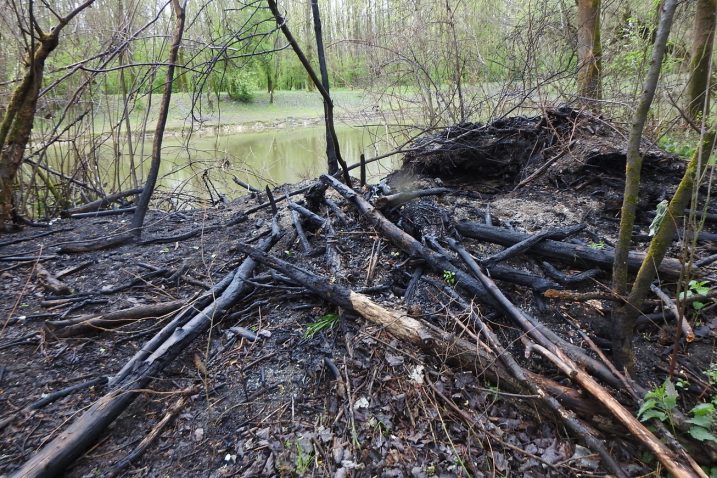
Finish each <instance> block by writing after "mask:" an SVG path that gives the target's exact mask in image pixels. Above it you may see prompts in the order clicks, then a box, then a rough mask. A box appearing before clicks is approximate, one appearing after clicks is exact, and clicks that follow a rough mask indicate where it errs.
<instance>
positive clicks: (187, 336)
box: [13, 226, 279, 478]
mask: <svg viewBox="0 0 717 478" xmlns="http://www.w3.org/2000/svg"><path fill="white" fill-rule="evenodd" d="M278 239H279V232H278V226H277V227H275V228H274V234H272V235H271V236H270V237H268V238H266V239H264V240H263V241H262V243H261V245H260V248H261V249H263V250H268V249H270V248H271V247H272V246H273V245H274V243H275V242H276V241H277V240H278ZM255 267H256V262H255V261H254V260H253V259H252V258H249V257H248V258H246V259H245V260H244V261H243V262H242V264H241V265H240V266H239V267H238V268H237V269H236V271H235V273H234V274H233V275H232V277H231V281H230V283H229V285H228V286H226V289H224V292H222V294H221V295H220V296H219V297H216V300H214V301H213V302H212V303H210V304H209V305H208V306H206V307H205V308H204V309H203V310H202V311H201V312H199V313H198V314H196V315H194V316H193V317H191V318H190V320H188V321H187V322H186V323H185V324H184V325H182V326H181V327H179V326H178V327H175V328H173V329H170V331H169V334H170V335H169V336H168V337H166V339H165V340H162V341H161V342H159V340H158V339H152V340H150V341H149V343H148V344H147V345H149V344H151V345H152V347H151V348H149V350H153V351H152V352H151V353H150V352H149V350H147V349H145V347H147V345H145V347H143V349H142V350H141V351H140V352H142V354H141V355H140V357H141V359H140V360H136V358H137V355H136V356H135V357H133V359H132V360H130V362H129V363H128V365H129V367H128V365H126V366H125V367H124V368H123V369H122V370H121V371H120V373H119V374H118V375H117V376H115V377H113V379H112V380H111V382H110V386H111V389H110V391H109V392H108V393H107V394H105V395H104V396H103V397H101V398H100V399H99V400H97V401H96V402H95V403H94V404H92V405H91V406H90V407H89V408H88V409H87V410H86V411H85V412H83V413H82V415H80V416H79V417H78V418H77V419H75V420H74V421H73V422H72V423H71V424H70V425H69V426H68V427H67V428H66V429H65V430H64V431H62V432H61V433H60V434H59V435H58V436H56V437H55V438H54V439H53V440H52V441H51V442H50V443H48V444H47V445H45V446H44V447H43V448H42V449H40V450H39V451H38V452H37V453H35V454H34V455H33V456H32V457H31V458H30V459H29V460H28V461H27V462H25V464H23V465H22V467H21V468H20V469H19V470H18V471H17V472H15V474H14V475H13V476H15V477H23V478H26V477H28V478H30V477H52V476H57V475H59V474H60V473H61V472H62V470H64V469H65V468H66V467H67V466H68V465H69V464H70V463H72V462H73V461H74V460H75V459H76V458H77V457H79V456H81V455H82V453H84V452H85V450H86V449H87V448H88V447H89V446H90V445H92V444H93V443H94V442H95V440H96V439H97V438H98V437H99V436H100V434H101V433H102V432H103V431H104V430H105V429H106V428H107V427H108V426H109V425H110V423H112V422H113V421H114V420H115V419H116V418H117V417H118V416H119V415H120V414H121V413H122V412H123V411H124V410H125V409H126V408H127V407H128V406H129V405H130V403H132V401H133V400H134V399H135V398H136V397H137V396H138V395H139V393H140V390H142V389H144V388H145V387H146V386H147V385H148V384H149V383H150V382H151V381H152V378H153V377H154V376H155V375H156V374H158V373H159V372H161V371H162V370H163V369H164V368H165V367H166V366H167V365H169V364H170V363H171V362H172V360H174V359H175V358H176V357H177V356H178V355H179V354H180V353H181V352H182V351H183V350H184V349H185V348H186V347H187V346H188V345H189V344H190V343H192V341H194V339H195V338H197V337H198V336H199V335H200V334H201V333H203V332H204V331H206V330H207V329H208V328H209V326H210V325H211V323H212V320H213V319H214V318H215V316H216V315H217V314H220V313H222V311H225V310H226V309H228V308H229V307H230V306H231V305H232V304H234V303H235V302H236V301H237V300H238V299H239V297H241V295H242V294H243V293H244V292H245V290H246V289H247V288H248V284H247V279H248V278H249V276H250V275H251V274H252V272H253V271H254V268H255ZM166 333H167V327H165V328H164V329H162V331H160V333H159V334H158V335H160V336H161V337H165V335H166ZM157 342H159V343H157ZM147 354H148V355H147Z"/></svg>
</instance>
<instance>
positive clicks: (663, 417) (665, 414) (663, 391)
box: [637, 366, 717, 443]
mask: <svg viewBox="0 0 717 478" xmlns="http://www.w3.org/2000/svg"><path fill="white" fill-rule="evenodd" d="M708 372H709V373H708ZM705 373H706V374H708V377H709V376H710V373H711V374H712V375H713V376H714V375H715V374H717V370H714V366H710V369H709V370H708V371H705ZM713 378H717V377H713ZM678 385H680V386H681V388H684V387H685V385H686V382H684V381H682V383H679V381H678ZM678 398H679V394H678V392H677V388H675V386H674V385H673V384H672V382H671V381H670V379H669V378H668V379H666V380H665V381H664V383H663V384H662V385H660V386H659V387H657V388H655V389H654V390H651V391H649V392H647V393H646V394H645V400H644V402H643V403H642V406H641V407H640V409H639V410H638V411H637V417H638V418H639V419H640V421H643V422H644V421H647V420H649V419H651V418H655V419H657V420H659V421H661V422H666V423H669V424H670V425H672V421H673V412H674V410H675V408H676V407H677V399H678ZM715 403H717V397H713V398H712V401H711V402H706V403H699V404H697V405H695V406H694V407H693V408H692V410H690V418H689V419H687V423H689V424H690V427H689V428H688V430H687V433H688V434H689V435H690V436H691V437H692V438H694V439H695V440H697V441H712V442H715V443H717V437H716V436H715V435H714V434H713V430H714V427H715V424H717V420H715V411H716V408H715Z"/></svg>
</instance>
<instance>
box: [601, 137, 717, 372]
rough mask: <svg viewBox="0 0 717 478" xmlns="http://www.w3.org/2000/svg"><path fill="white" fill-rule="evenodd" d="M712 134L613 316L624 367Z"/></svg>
mask: <svg viewBox="0 0 717 478" xmlns="http://www.w3.org/2000/svg"><path fill="white" fill-rule="evenodd" d="M716 131H717V130H716V129H715V128H713V129H712V130H710V131H709V132H708V133H707V134H705V136H704V138H703V140H702V145H701V147H700V148H698V150H697V151H695V153H694V154H693V155H692V159H691V160H690V162H689V164H688V165H687V169H686V170H685V174H684V176H682V180H681V181H680V184H679V186H678V187H677V191H675V195H674V196H673V197H672V199H671V200H670V204H669V206H668V207H667V214H666V215H665V219H664V220H663V221H662V223H661V224H660V227H659V228H658V230H657V233H656V234H655V236H654V237H653V238H652V241H651V242H650V247H649V248H648V249H647V254H646V255H645V259H644V260H643V261H642V266H641V267H640V270H639V271H638V273H637V277H636V278H635V282H633V285H632V289H631V290H630V294H629V295H628V297H627V303H626V304H625V305H623V306H621V307H619V308H618V309H617V310H616V311H614V313H613V317H614V319H615V321H616V324H615V328H616V329H617V328H619V330H618V331H617V332H615V333H614V335H613V354H614V355H616V356H618V357H620V358H621V359H622V362H621V363H623V364H625V365H627V366H628V367H632V366H633V365H634V354H633V350H632V337H633V330H634V328H635V322H636V320H637V317H638V315H639V314H640V306H641V305H642V302H643V301H644V300H645V298H646V297H647V294H648V293H649V292H650V285H651V284H652V281H653V280H655V276H656V275H657V271H656V268H657V267H659V266H660V263H661V262H662V260H663V259H664V257H665V253H666V252H667V249H668V248H669V247H670V244H672V240H673V238H674V236H675V232H676V231H677V228H678V226H679V225H680V224H681V221H682V218H683V217H684V211H685V208H686V207H687V204H688V203H689V202H690V197H691V196H692V193H693V191H694V188H696V187H699V183H700V179H701V178H702V177H703V175H704V171H705V168H706V167H707V162H708V160H709V157H710V155H711V153H712V151H713V150H714V147H715V133H716Z"/></svg>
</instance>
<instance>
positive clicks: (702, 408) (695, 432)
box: [687, 403, 717, 443]
mask: <svg viewBox="0 0 717 478" xmlns="http://www.w3.org/2000/svg"><path fill="white" fill-rule="evenodd" d="M690 415H691V418H689V419H688V420H687V423H689V424H690V425H691V426H690V428H689V430H687V433H689V434H690V436H691V437H692V438H694V439H695V440H697V441H712V442H715V443H717V437H715V436H714V434H713V433H712V431H711V430H712V428H713V427H714V425H715V405H714V403H700V404H698V405H696V406H695V407H694V408H693V409H692V410H690Z"/></svg>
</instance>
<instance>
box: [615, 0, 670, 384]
mask: <svg viewBox="0 0 717 478" xmlns="http://www.w3.org/2000/svg"><path fill="white" fill-rule="evenodd" d="M677 3H678V2H677V0H666V1H665V3H664V5H663V7H662V9H661V12H662V14H661V15H660V20H659V24H658V26H657V34H656V36H655V44H654V47H653V49H652V59H651V61H650V69H649V71H648V73H647V78H646V79H645V86H644V88H643V93H642V96H641V98H640V101H639V103H638V106H637V109H636V110H635V115H634V117H633V120H632V128H631V130H630V137H629V140H628V144H627V160H626V168H625V192H624V195H623V200H622V209H621V210H620V231H619V236H618V241H617V244H615V262H614V263H613V268H612V288H613V291H614V292H615V293H616V294H617V295H619V296H623V295H625V293H626V292H627V275H628V253H629V251H630V242H631V240H632V227H633V225H634V224H635V211H636V209H637V200H638V196H639V193H640V172H641V169H642V155H641V154H640V142H641V141H642V132H643V130H644V128H645V122H646V121H647V114H648V112H649V110H650V105H651V104H652V100H653V98H654V97H655V90H656V89H657V80H658V79H659V77H660V70H661V67H662V59H663V57H664V56H665V47H666V45H667V38H668V37H669V35H670V29H671V28H672V19H673V17H674V14H675V9H676V8H677ZM615 312H616V313H615V314H614V315H613V320H614V321H615V324H614V326H613V337H612V340H613V358H614V359H615V361H616V362H617V364H618V366H625V367H627V368H628V369H629V370H632V368H633V367H634V365H635V364H634V354H633V352H632V326H631V323H630V320H629V318H628V317H627V316H626V315H625V314H623V313H622V312H620V311H619V309H616V310H615Z"/></svg>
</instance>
